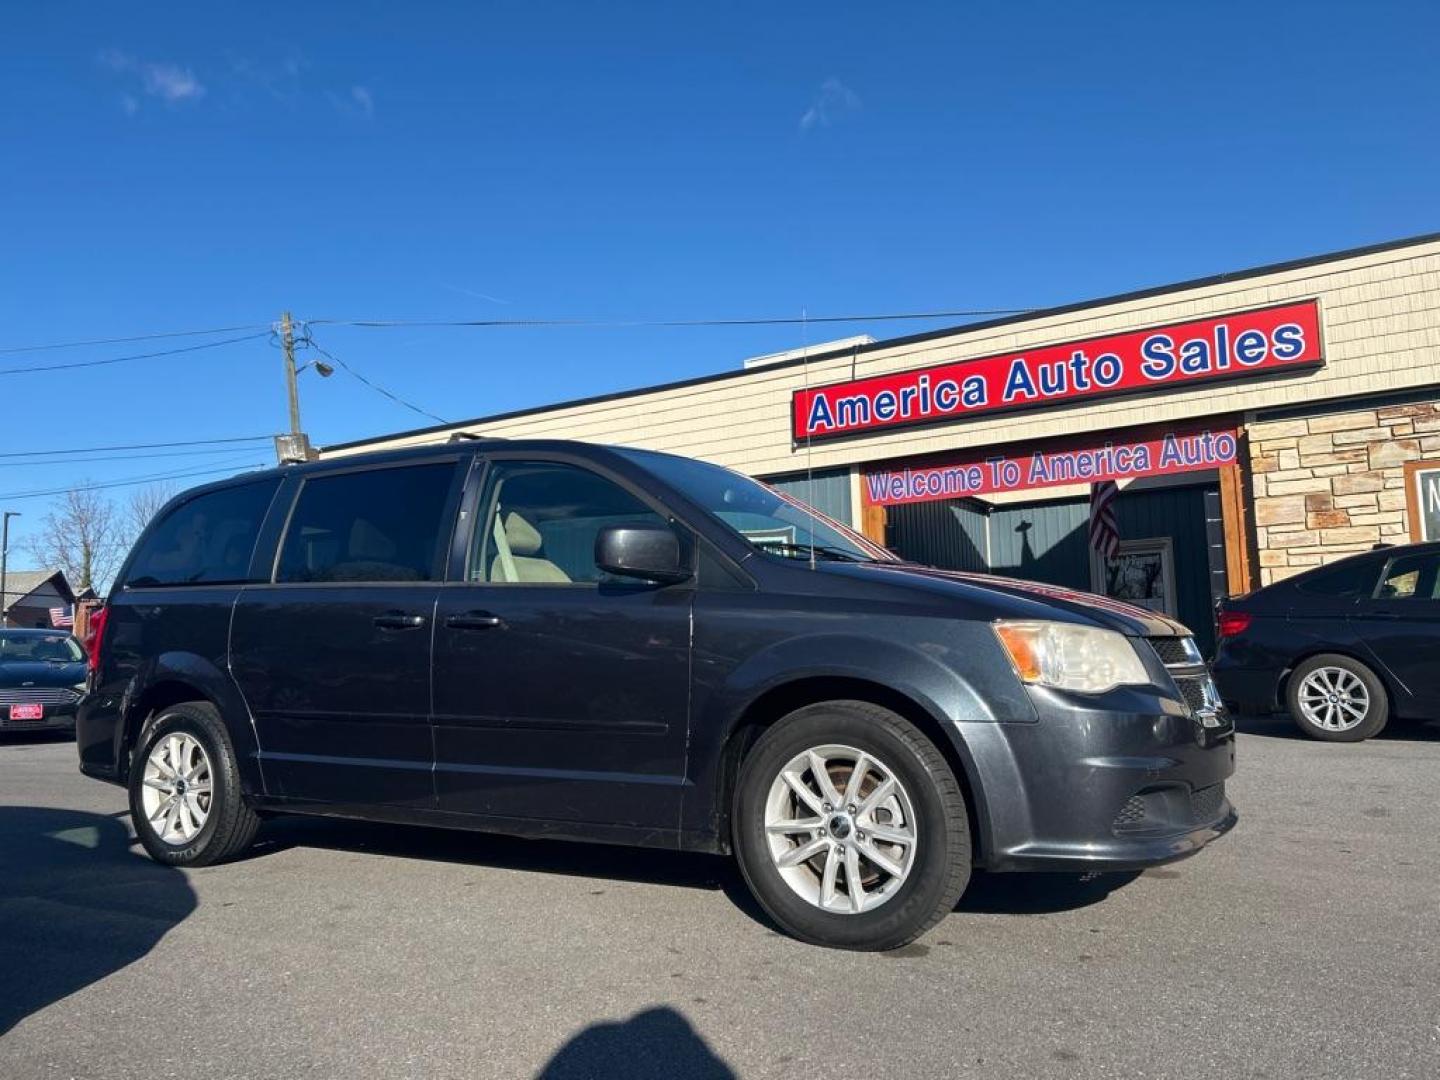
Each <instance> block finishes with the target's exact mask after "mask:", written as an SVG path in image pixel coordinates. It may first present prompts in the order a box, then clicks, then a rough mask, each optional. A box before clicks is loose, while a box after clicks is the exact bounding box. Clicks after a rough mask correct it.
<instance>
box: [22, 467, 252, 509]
mask: <svg viewBox="0 0 1440 1080" xmlns="http://www.w3.org/2000/svg"><path fill="white" fill-rule="evenodd" d="M266 464H267V463H266V462H263V461H260V462H253V461H252V462H246V463H245V464H243V465H242V464H235V465H221V466H208V467H206V468H204V469H190V470H187V471H183V472H171V473H150V474H148V475H146V476H132V477H128V478H126V479H124V480H110V481H106V482H105V483H102V484H69V485H67V486H65V487H59V488H51V489H49V490H46V491H9V492H4V493H0V499H3V500H5V501H6V502H13V501H15V500H17V499H43V498H47V497H49V496H53V495H64V494H65V493H66V492H67V491H74V490H75V489H77V488H85V489H87V490H90V491H104V490H107V489H109V488H118V487H132V486H134V485H135V484H155V483H160V482H162V481H165V480H183V479H186V478H189V477H200V476H210V475H214V474H216V473H227V474H233V473H240V472H246V471H248V470H250V469H263V468H266Z"/></svg>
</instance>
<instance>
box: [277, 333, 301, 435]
mask: <svg viewBox="0 0 1440 1080" xmlns="http://www.w3.org/2000/svg"><path fill="white" fill-rule="evenodd" d="M280 346H281V348H282V349H283V350H284V352H285V391H286V393H288V394H289V395H290V434H291V435H299V434H300V386H299V380H298V377H297V373H296V371H295V327H294V324H292V323H291V321H290V312H288V311H284V312H281V313H280Z"/></svg>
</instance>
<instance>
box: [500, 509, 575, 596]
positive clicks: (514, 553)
mask: <svg viewBox="0 0 1440 1080" xmlns="http://www.w3.org/2000/svg"><path fill="white" fill-rule="evenodd" d="M503 517H504V520H505V527H504V529H503V530H502V529H501V528H500V522H499V521H498V520H497V521H496V523H495V548H496V552H495V558H494V559H492V560H491V562H490V580H491V581H516V582H532V583H533V582H557V583H563V582H568V581H569V580H570V577H569V575H568V574H566V573H565V571H564V570H561V569H560V567H558V566H556V565H555V564H554V563H553V562H551V561H550V560H549V559H547V558H545V557H543V556H542V555H541V554H540V548H541V545H542V543H543V540H542V538H541V536H540V531H539V530H538V529H536V528H535V526H534V525H531V524H530V522H528V521H526V520H525V519H524V518H523V517H521V516H520V515H519V514H516V513H513V512H512V513H509V514H504V515H503Z"/></svg>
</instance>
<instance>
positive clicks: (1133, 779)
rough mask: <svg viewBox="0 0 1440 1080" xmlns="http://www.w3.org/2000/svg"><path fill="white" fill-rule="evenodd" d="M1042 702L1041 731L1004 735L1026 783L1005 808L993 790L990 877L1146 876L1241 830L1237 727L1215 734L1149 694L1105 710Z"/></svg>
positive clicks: (1044, 697) (1004, 798)
mask: <svg viewBox="0 0 1440 1080" xmlns="http://www.w3.org/2000/svg"><path fill="white" fill-rule="evenodd" d="M1033 696H1034V698H1035V702H1036V705H1037V709H1038V711H1039V713H1040V722H1039V723H1036V724H1024V725H1001V726H1003V728H1004V732H1003V738H1004V741H1005V743H1006V749H1007V754H1008V756H1009V757H1010V759H1011V762H1012V768H1013V775H1014V778H1015V781H1017V782H1018V783H1016V784H1015V785H1014V786H1011V787H1010V788H1009V789H1008V790H1005V791H1004V792H1003V794H1001V795H1000V796H999V797H998V799H997V797H996V796H995V795H994V794H993V792H994V788H993V787H992V786H988V785H987V790H986V802H987V804H989V808H990V813H989V815H988V816H989V823H990V826H991V844H990V845H989V850H988V851H987V852H986V853H985V855H984V857H983V859H982V865H984V866H985V867H986V868H987V869H992V870H1079V871H1087V872H1088V871H1110V870H1134V869H1142V868H1144V867H1147V866H1155V865H1158V864H1160V863H1166V862H1173V861H1174V860H1176V859H1183V858H1185V857H1186V856H1188V855H1193V854H1194V853H1195V852H1197V851H1199V850H1200V849H1201V848H1203V847H1204V846H1205V845H1206V844H1208V843H1210V842H1211V841H1212V840H1215V839H1217V838H1218V837H1220V836H1223V835H1224V834H1225V833H1227V832H1229V831H1230V829H1232V828H1234V826H1235V823H1236V821H1237V820H1238V815H1237V814H1236V811H1235V808H1234V807H1233V806H1232V805H1231V803H1230V800H1229V797H1228V796H1227V794H1226V791H1225V781H1226V780H1227V779H1228V778H1229V777H1230V776H1231V775H1232V774H1233V773H1234V771H1235V738H1234V728H1233V724H1232V723H1231V722H1230V719H1229V717H1228V715H1226V714H1223V713H1222V714H1221V715H1220V717H1219V718H1218V720H1213V719H1212V721H1211V723H1212V725H1214V724H1217V723H1218V726H1210V727H1207V726H1205V725H1204V723H1203V721H1202V720H1201V719H1199V718H1197V716H1196V715H1195V714H1193V713H1192V712H1191V711H1190V710H1189V709H1187V708H1185V707H1184V706H1182V705H1180V704H1179V703H1178V702H1174V701H1171V700H1168V699H1164V698H1157V697H1154V696H1149V695H1146V694H1143V693H1140V692H1128V691H1127V692H1122V693H1121V694H1120V695H1119V698H1118V699H1117V700H1114V701H1113V702H1107V704H1115V705H1120V706H1121V707H1120V708H1106V709H1103V710H1102V709H1095V708H1093V707H1088V706H1091V705H1093V702H1087V701H1085V699H1083V698H1077V696H1076V695H1065V694H1062V693H1058V692H1053V691H1043V690H1036V691H1034V693H1033ZM1126 706H1128V707H1126Z"/></svg>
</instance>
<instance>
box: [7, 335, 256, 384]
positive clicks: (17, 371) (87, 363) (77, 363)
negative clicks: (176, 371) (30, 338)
mask: <svg viewBox="0 0 1440 1080" xmlns="http://www.w3.org/2000/svg"><path fill="white" fill-rule="evenodd" d="M269 336H270V331H269V330H262V331H261V332H260V333H258V334H245V335H243V336H241V337H233V338H224V339H222V340H220V341H207V342H204V343H203V344H200V345H186V346H183V347H182V348H179V349H161V350H160V351H159V352H148V353H134V354H133V355H131V356H112V357H110V358H108V359H106V360H72V361H70V362H68V363H64V364H37V365H35V366H34V367H19V368H0V375H25V374H28V373H30V372H34V371H68V370H71V369H74V368H89V367H105V366H106V365H107V364H123V363H125V362H126V361H127V360H149V359H150V358H151V357H155V356H174V355H176V354H177V353H191V352H199V351H200V350H201V349H218V348H219V347H220V346H221V345H234V344H235V343H236V342H239V341H254V340H255V339H256V338H262V337H269Z"/></svg>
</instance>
